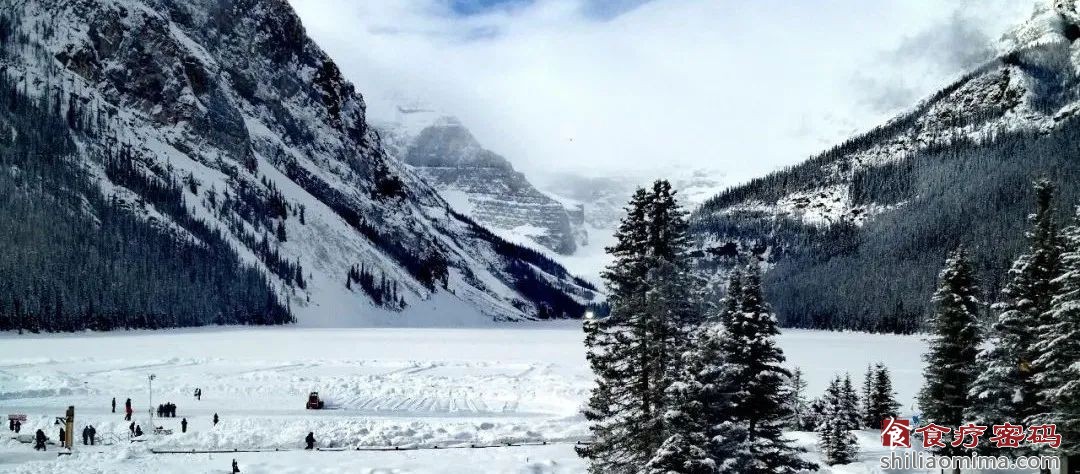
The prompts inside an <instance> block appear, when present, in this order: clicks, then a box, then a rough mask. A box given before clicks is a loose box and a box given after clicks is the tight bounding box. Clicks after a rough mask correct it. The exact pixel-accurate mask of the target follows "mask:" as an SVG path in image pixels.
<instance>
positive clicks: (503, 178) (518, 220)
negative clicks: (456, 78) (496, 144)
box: [376, 108, 588, 255]
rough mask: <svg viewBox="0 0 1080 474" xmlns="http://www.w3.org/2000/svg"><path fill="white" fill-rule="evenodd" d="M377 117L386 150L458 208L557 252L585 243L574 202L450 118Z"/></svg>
mask: <svg viewBox="0 0 1080 474" xmlns="http://www.w3.org/2000/svg"><path fill="white" fill-rule="evenodd" d="M398 111H399V115H401V116H404V117H402V118H400V119H398V120H394V121H386V122H383V123H378V124H377V125H376V126H377V128H378V129H380V131H381V132H382V134H383V136H384V137H385V140H386V142H387V143H388V144H391V145H390V146H388V150H390V151H391V153H392V154H394V155H396V156H398V157H399V158H400V159H401V160H403V161H404V162H405V163H407V164H409V165H410V166H412V167H413V169H415V170H416V171H417V173H419V174H420V175H421V176H423V177H425V178H426V180H427V181H428V182H429V183H431V184H432V185H433V186H435V188H436V189H438V190H439V192H440V193H441V194H442V196H443V197H444V198H445V199H446V200H447V201H448V202H449V203H450V205H451V206H452V207H453V208H454V209H455V210H456V211H458V212H461V213H462V214H465V215H467V216H469V217H471V218H473V219H475V220H476V221H477V222H479V223H481V224H483V225H484V226H487V227H488V228H490V229H492V230H494V231H495V232H496V233H498V234H499V235H501V236H503V237H506V238H508V239H510V240H512V241H515V242H523V243H530V242H535V243H536V244H539V245H541V246H543V247H546V248H548V249H550V250H552V251H554V252H557V253H559V254H563V255H569V254H573V253H574V251H575V250H577V248H578V246H579V245H582V244H585V243H587V239H588V235H587V233H586V231H585V228H584V227H583V226H582V224H583V219H584V212H583V209H582V208H581V206H580V205H570V206H564V205H563V203H561V202H559V201H557V200H555V199H553V198H552V197H550V196H548V195H547V194H545V193H543V192H540V191H539V190H537V189H536V188H535V187H533V185H532V184H531V183H530V182H529V180H528V179H526V177H525V175H523V174H522V173H520V172H518V171H515V170H514V168H513V166H512V165H511V164H510V162H509V161H507V160H506V159H505V158H503V157H502V156H500V155H498V154H496V153H494V152H492V151H490V150H487V149H485V148H483V147H482V146H481V145H480V143H479V142H477V140H476V138H474V137H473V135H472V133H471V132H469V130H468V129H467V128H466V127H465V126H464V125H462V124H461V122H460V121H458V120H457V119H456V118H453V117H449V116H441V115H437V114H434V113H433V112H431V111H429V110H426V109H423V108H399V109H398Z"/></svg>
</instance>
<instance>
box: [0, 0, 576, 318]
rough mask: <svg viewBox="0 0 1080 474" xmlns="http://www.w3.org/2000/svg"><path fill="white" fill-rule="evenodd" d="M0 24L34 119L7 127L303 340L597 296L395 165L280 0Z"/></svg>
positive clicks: (541, 313) (15, 15)
mask: <svg viewBox="0 0 1080 474" xmlns="http://www.w3.org/2000/svg"><path fill="white" fill-rule="evenodd" d="M0 15H2V22H0V33H2V34H3V36H4V37H3V40H2V42H3V45H4V48H3V50H4V51H3V57H2V62H0V72H2V74H3V77H4V79H5V84H8V85H10V87H9V89H10V90H5V91H4V94H11V96H12V97H15V96H20V97H22V96H25V97H27V98H29V99H30V100H31V101H32V102H33V103H36V104H39V107H36V108H33V109H29V108H26V109H25V110H24V109H18V110H15V109H12V110H15V112H13V113H12V114H11V115H10V117H9V119H10V120H13V121H15V122H12V123H17V122H19V121H20V120H24V119H25V118H26V117H28V116H29V115H28V114H34V116H37V115H40V114H50V113H51V114H54V115H56V116H58V117H66V118H67V122H68V125H69V127H68V128H69V129H68V130H64V133H65V134H66V135H69V136H70V140H71V142H72V143H73V144H74V152H73V153H71V155H72V156H71V157H70V158H71V159H72V162H71V165H72V166H75V167H76V168H78V169H81V170H83V171H85V172H86V176H87V179H88V180H89V182H90V183H92V184H93V187H94V188H95V189H96V190H97V191H99V192H100V193H102V196H104V197H105V199H106V200H107V203H108V206H110V207H109V209H123V210H124V212H130V213H132V214H134V215H137V216H138V217H139V218H140V219H141V220H142V221H144V222H146V223H147V225H149V226H152V227H155V228H158V229H159V230H161V231H162V232H165V233H168V234H169V235H173V236H175V237H176V238H177V239H181V240H186V241H191V242H194V244H195V245H200V244H202V245H210V244H209V243H207V242H208V241H206V242H201V240H205V239H203V238H201V237H200V236H201V235H217V236H218V237H213V238H214V239H218V238H220V239H221V240H222V241H223V242H225V243H226V244H228V247H229V248H231V249H233V251H235V253H236V255H238V257H239V261H240V262H242V263H241V264H242V265H245V266H250V267H252V268H255V269H258V270H259V271H260V273H261V274H262V275H263V276H264V277H265V278H266V280H267V286H268V287H269V288H272V289H273V293H274V294H275V297H276V298H277V299H278V300H279V301H280V302H281V304H282V305H283V306H287V307H290V308H291V311H292V312H293V313H295V314H296V316H297V319H298V320H299V321H300V322H301V323H303V324H310V325H354V324H388V325H421V324H441V325H446V324H458V323H476V322H480V321H491V320H519V319H530V318H537V317H553V316H554V317H565V316H577V315H579V314H580V313H581V311H582V305H583V304H585V303H587V302H589V301H591V299H592V298H593V293H594V292H593V290H592V289H591V288H589V286H590V285H588V284H585V283H584V282H582V281H580V280H578V279H576V278H574V277H572V276H571V275H569V274H568V273H567V272H566V271H565V270H564V269H563V268H562V267H561V266H559V265H558V264H557V263H555V262H554V261H552V260H550V259H548V258H546V257H545V256H543V255H542V254H541V253H539V252H536V251H533V250H530V249H526V248H523V247H519V246H517V245H514V244H512V243H509V242H507V241H505V240H504V239H502V238H500V237H498V236H496V235H495V234H492V233H491V232H490V231H488V230H487V229H485V228H483V227H481V226H480V225H478V224H476V223H475V222H473V220H472V219H470V218H469V217H467V216H464V215H462V214H461V213H460V212H458V211H456V210H455V209H454V208H453V207H452V206H450V205H449V204H448V203H447V201H446V200H445V199H443V197H441V196H440V194H439V192H438V191H437V190H436V189H435V188H433V187H432V186H430V185H429V184H428V183H427V182H425V181H424V179H423V177H422V176H420V174H419V173H417V172H414V171H413V170H411V169H410V168H409V167H408V166H405V165H403V164H402V163H399V162H398V161H397V160H394V159H391V158H390V157H389V156H388V154H387V152H386V151H385V149H384V145H383V143H381V141H380V138H379V135H378V134H377V133H376V132H375V131H374V129H373V128H372V127H370V126H369V125H368V122H367V120H366V117H365V104H364V100H363V98H362V97H361V95H360V94H359V92H357V91H356V90H354V87H353V85H352V84H351V83H350V82H349V81H347V80H346V79H345V78H344V77H342V75H341V73H340V72H339V70H338V67H337V66H336V65H335V63H334V61H333V60H332V59H331V58H329V57H328V56H327V55H326V54H325V53H324V52H323V51H322V50H321V49H320V48H319V47H318V46H317V45H316V44H315V43H313V42H312V41H311V40H310V39H309V38H308V37H307V36H306V34H305V31H304V28H303V26H302V25H301V23H300V21H299V19H298V17H297V16H296V15H295V13H294V12H293V11H292V9H291V7H290V6H289V5H288V4H287V2H286V1H285V0H234V1H220V0H71V1H64V2H56V1H50V0H15V1H8V2H5V3H4V7H3V8H2V9H0ZM20 114H22V115H21V116H20ZM13 137H14V135H13ZM29 138H33V137H29ZM29 138H28V137H25V136H22V137H15V138H13V140H16V141H18V140H19V139H23V140H26V139H29ZM17 169H18V168H17V167H14V166H13V167H12V173H15V172H16V170H17ZM506 171H507V172H512V170H506ZM3 191H4V192H8V193H10V192H17V189H16V190H13V189H10V188H9V189H5V190H3ZM57 192H59V191H57ZM162 196H166V197H164V198H163V197H162ZM166 201H167V202H170V203H175V204H176V205H175V206H166V205H165V204H164V203H165V202H166ZM90 217H93V216H90ZM565 218H567V219H568V217H565ZM194 227H199V228H202V227H206V228H207V229H209V230H207V231H206V232H202V231H200V232H201V233H200V232H193V231H191V229H192V228H194ZM207 238H209V237H207ZM571 242H572V240H571ZM0 278H2V277H0ZM53 284H56V285H60V286H62V285H64V282H55V283H53ZM63 293H64V294H65V295H69V294H70V298H71V301H69V302H65V305H64V307H65V308H68V310H69V311H85V310H86V306H87V301H86V300H85V299H80V298H81V297H79V296H77V293H78V292H76V291H70V292H66V291H65V292H63ZM65 298H68V296H65ZM94 305H95V303H93V302H91V303H89V309H90V311H91V312H93V310H94V308H95V306H94ZM0 311H2V310H0ZM80 314H81V313H80ZM76 317H78V315H76ZM227 321H228V320H227ZM194 323H195V324H197V323H201V322H194ZM162 324H165V325H168V324H170V323H168V322H166V323H162Z"/></svg>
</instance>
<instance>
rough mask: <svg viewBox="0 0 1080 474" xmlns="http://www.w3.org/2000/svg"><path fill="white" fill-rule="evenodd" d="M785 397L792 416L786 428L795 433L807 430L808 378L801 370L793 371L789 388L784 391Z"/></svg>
mask: <svg viewBox="0 0 1080 474" xmlns="http://www.w3.org/2000/svg"><path fill="white" fill-rule="evenodd" d="M784 396H785V398H786V405H787V409H788V412H789V413H790V414H791V416H790V418H789V421H788V422H787V424H786V427H787V428H788V429H791V430H795V431H800V430H803V429H805V426H806V425H805V424H804V422H805V420H804V417H805V416H806V408H807V401H806V377H805V376H803V371H802V369H801V368H799V367H795V370H793V371H791V377H790V378H788V382H787V386H786V387H785V389H784Z"/></svg>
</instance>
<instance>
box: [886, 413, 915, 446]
mask: <svg viewBox="0 0 1080 474" xmlns="http://www.w3.org/2000/svg"><path fill="white" fill-rule="evenodd" d="M881 445H882V446H885V447H886V448H910V447H911V421H909V420H907V419H905V418H889V419H887V420H885V421H882V422H881Z"/></svg>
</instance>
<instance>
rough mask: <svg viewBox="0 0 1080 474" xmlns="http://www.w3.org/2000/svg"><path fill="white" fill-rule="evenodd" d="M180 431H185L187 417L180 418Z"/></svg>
mask: <svg viewBox="0 0 1080 474" xmlns="http://www.w3.org/2000/svg"><path fill="white" fill-rule="evenodd" d="M180 432H181V433H187V418H181V419H180Z"/></svg>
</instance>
